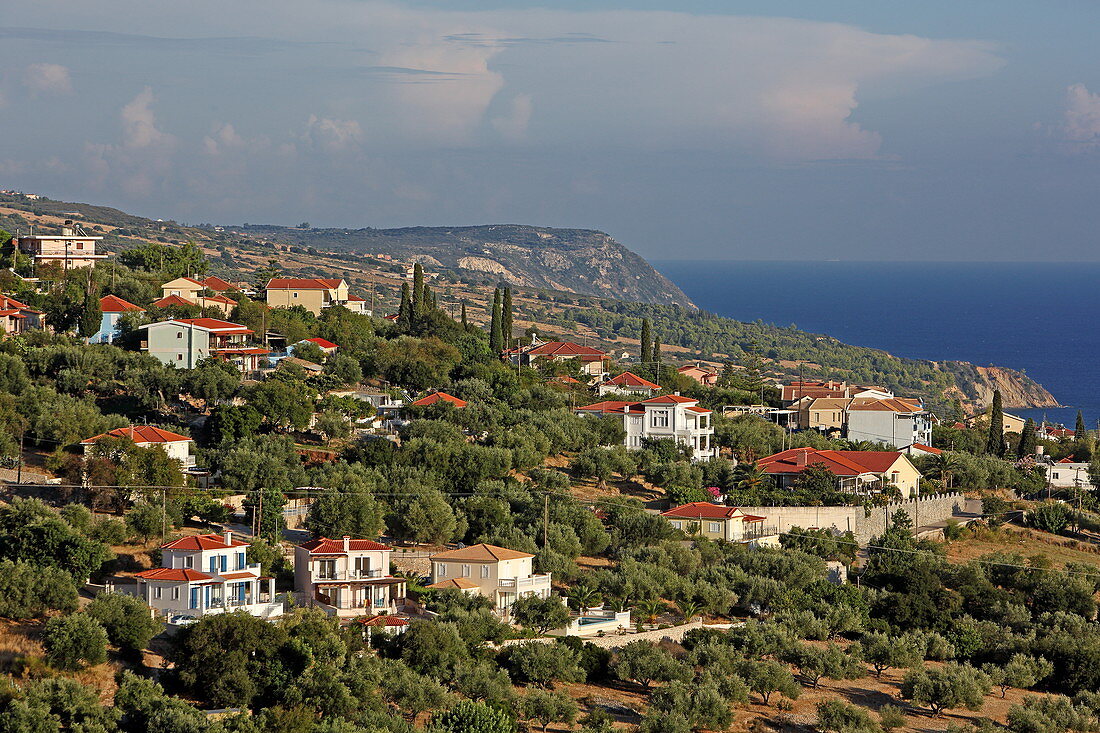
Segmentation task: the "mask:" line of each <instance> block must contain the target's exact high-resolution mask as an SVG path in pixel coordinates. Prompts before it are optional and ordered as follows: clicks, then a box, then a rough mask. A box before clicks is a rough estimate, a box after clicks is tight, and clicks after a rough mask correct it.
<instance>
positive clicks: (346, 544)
mask: <svg viewBox="0 0 1100 733" xmlns="http://www.w3.org/2000/svg"><path fill="white" fill-rule="evenodd" d="M342 539H343V540H344V552H348V551H349V550H351V537H350V536H348V535H344V536H343V538H342Z"/></svg>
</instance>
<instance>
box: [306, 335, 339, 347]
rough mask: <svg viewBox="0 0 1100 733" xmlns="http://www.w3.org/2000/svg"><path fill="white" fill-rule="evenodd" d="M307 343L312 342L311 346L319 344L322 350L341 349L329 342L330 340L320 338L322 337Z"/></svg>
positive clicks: (309, 340)
mask: <svg viewBox="0 0 1100 733" xmlns="http://www.w3.org/2000/svg"><path fill="white" fill-rule="evenodd" d="M306 341H308V342H310V343H311V344H317V345H318V346H320V347H321V348H322V349H338V348H340V347H339V346H337V345H336V344H334V343H332V342H331V341H329V340H328V339H323V338H320V337H318V338H311V339H306Z"/></svg>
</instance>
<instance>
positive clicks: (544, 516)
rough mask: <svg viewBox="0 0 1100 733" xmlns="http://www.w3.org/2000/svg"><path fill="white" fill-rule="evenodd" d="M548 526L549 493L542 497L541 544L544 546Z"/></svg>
mask: <svg viewBox="0 0 1100 733" xmlns="http://www.w3.org/2000/svg"><path fill="white" fill-rule="evenodd" d="M549 527H550V493H549V492H547V493H546V495H545V496H544V497H542V546H543V548H545V547H546V535H547V533H548V531H549Z"/></svg>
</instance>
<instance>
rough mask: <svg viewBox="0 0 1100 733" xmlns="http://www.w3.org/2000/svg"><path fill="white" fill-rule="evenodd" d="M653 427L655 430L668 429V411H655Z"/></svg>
mask: <svg viewBox="0 0 1100 733" xmlns="http://www.w3.org/2000/svg"><path fill="white" fill-rule="evenodd" d="M653 427H655V428H667V427H668V410H654V411H653Z"/></svg>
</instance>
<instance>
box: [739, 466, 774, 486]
mask: <svg viewBox="0 0 1100 733" xmlns="http://www.w3.org/2000/svg"><path fill="white" fill-rule="evenodd" d="M767 480H768V474H766V473H764V469H763V468H761V467H760V465H759V464H758V463H757V462H756V461H753V462H752V463H750V464H748V465H747V466H745V473H744V475H743V476H742V477H741V480H740V481H738V482H737V488H739V489H741V490H743V491H755V490H756V489H758V488H760V487H761V486H762V485H763V484H764V483H765V482H766V481H767Z"/></svg>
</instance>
